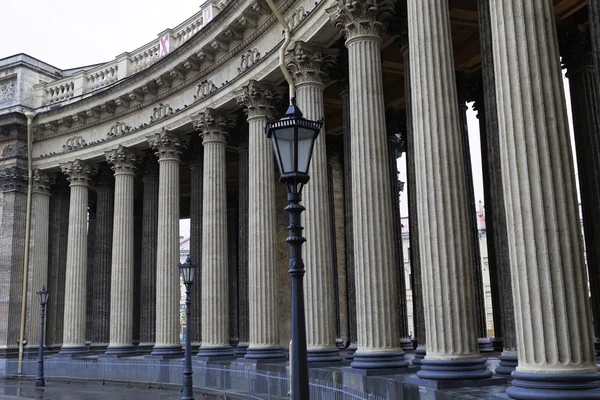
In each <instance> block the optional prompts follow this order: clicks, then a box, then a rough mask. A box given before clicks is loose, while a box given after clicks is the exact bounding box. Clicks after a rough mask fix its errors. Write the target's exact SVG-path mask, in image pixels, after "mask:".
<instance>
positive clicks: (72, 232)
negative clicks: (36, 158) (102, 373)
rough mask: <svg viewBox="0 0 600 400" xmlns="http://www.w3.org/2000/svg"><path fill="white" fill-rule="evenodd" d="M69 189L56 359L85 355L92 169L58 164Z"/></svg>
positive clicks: (83, 165)
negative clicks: (60, 334)
mask: <svg viewBox="0 0 600 400" xmlns="http://www.w3.org/2000/svg"><path fill="white" fill-rule="evenodd" d="M60 167H61V170H62V172H63V173H64V174H66V175H67V178H68V179H69V182H70V187H71V196H70V202H69V203H70V205H69V238H68V243H69V246H68V247H67V270H66V277H65V319H64V328H63V345H62V348H61V349H60V352H59V353H58V355H59V356H64V357H72V356H76V355H84V354H86V353H87V351H88V350H87V347H86V346H85V322H86V315H85V311H86V289H87V285H86V282H87V211H88V183H89V179H90V175H91V173H92V169H91V168H90V167H89V166H88V165H87V164H86V163H84V162H83V161H81V160H75V161H71V162H67V163H64V164H61V165H60Z"/></svg>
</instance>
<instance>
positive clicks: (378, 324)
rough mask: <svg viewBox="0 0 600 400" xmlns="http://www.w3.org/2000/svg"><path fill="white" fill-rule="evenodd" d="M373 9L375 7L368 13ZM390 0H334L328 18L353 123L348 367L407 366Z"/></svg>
mask: <svg viewBox="0 0 600 400" xmlns="http://www.w3.org/2000/svg"><path fill="white" fill-rule="evenodd" d="M374 7H375V8H377V9H378V11H377V12H374V11H373V10H374ZM386 11H387V12H390V11H392V2H391V1H388V0H384V1H382V2H381V3H378V4H377V5H374V4H373V3H370V2H366V1H358V2H354V3H347V2H341V1H340V2H338V4H337V7H335V8H334V9H333V10H331V11H330V12H331V15H330V17H331V18H332V19H333V21H334V24H335V25H336V26H338V27H340V28H341V29H342V30H343V31H344V33H345V35H346V47H347V48H348V61H349V82H350V115H351V125H352V139H351V145H352V149H351V150H352V154H351V157H352V197H353V203H352V216H353V218H354V220H353V229H354V263H355V265H354V267H355V278H356V307H357V312H356V314H357V328H358V329H357V330H358V349H357V351H356V353H355V354H354V361H353V362H352V364H351V365H352V367H353V368H359V369H362V368H365V369H373V368H395V367H403V366H406V365H407V364H408V363H407V362H406V361H405V360H404V352H403V351H402V348H401V347H400V338H399V336H398V318H397V314H396V313H397V312H398V304H397V303H398V298H397V287H396V272H397V271H396V268H395V263H394V251H393V248H394V240H393V226H392V206H391V203H390V201H389V193H390V191H391V188H390V181H389V175H388V173H387V172H388V161H387V143H386V126H385V110H384V99H383V81H382V76H381V42H382V39H381V35H382V33H383V31H384V25H383V22H382V21H381V20H380V18H383V17H384V16H385V15H386V14H387V13H386Z"/></svg>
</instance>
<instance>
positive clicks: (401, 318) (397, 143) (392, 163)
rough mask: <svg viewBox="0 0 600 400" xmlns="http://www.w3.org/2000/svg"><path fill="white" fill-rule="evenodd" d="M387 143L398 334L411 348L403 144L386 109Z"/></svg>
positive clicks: (391, 113)
mask: <svg viewBox="0 0 600 400" xmlns="http://www.w3.org/2000/svg"><path fill="white" fill-rule="evenodd" d="M387 117H388V121H387V122H386V125H387V144H388V176H389V179H390V189H391V190H390V204H391V205H392V226H393V239H394V253H395V256H394V261H395V267H396V287H397V288H398V289H397V291H398V336H399V337H400V345H401V346H402V350H412V349H413V345H412V341H411V340H410V338H409V337H408V313H407V309H406V280H405V276H404V254H403V249H402V219H401V215H400V181H399V180H398V158H400V156H401V155H402V147H403V146H404V143H402V142H403V138H402V137H401V133H400V126H401V125H402V123H401V121H400V113H399V112H398V111H394V110H390V111H388V116H387Z"/></svg>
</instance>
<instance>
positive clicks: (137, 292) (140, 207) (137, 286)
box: [132, 190, 144, 354]
mask: <svg viewBox="0 0 600 400" xmlns="http://www.w3.org/2000/svg"><path fill="white" fill-rule="evenodd" d="M134 193H135V190H134ZM143 235H144V204H143V202H142V199H141V198H135V199H134V205H133V326H132V331H133V345H134V346H135V349H136V352H137V353H138V354H143V353H144V349H143V348H142V352H140V347H139V346H140V336H141V323H142V322H141V314H142V313H141V310H142V304H141V303H142V240H143Z"/></svg>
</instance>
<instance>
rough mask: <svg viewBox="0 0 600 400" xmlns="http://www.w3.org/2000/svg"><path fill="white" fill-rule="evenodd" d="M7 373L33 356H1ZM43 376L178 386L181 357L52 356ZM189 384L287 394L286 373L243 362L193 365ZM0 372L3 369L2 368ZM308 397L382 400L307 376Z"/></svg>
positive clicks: (232, 393)
mask: <svg viewBox="0 0 600 400" xmlns="http://www.w3.org/2000/svg"><path fill="white" fill-rule="evenodd" d="M3 361H4V371H2V370H1V368H2V366H1V365H0V376H2V375H4V376H5V377H6V378H35V375H36V372H37V361H35V360H24V361H23V366H22V373H21V374H20V375H19V374H18V373H17V367H18V364H17V361H16V360H3ZM44 364H45V368H44V370H45V378H46V379H47V380H48V381H51V380H61V381H65V382H67V383H69V382H75V381H87V382H94V381H96V382H99V383H101V384H106V383H107V382H120V383H125V384H127V386H128V387H131V386H132V385H133V384H136V385H140V384H143V385H148V388H162V387H163V386H175V387H176V386H181V385H182V377H183V363H182V362H181V361H173V360H171V361H158V362H147V361H144V360H121V361H119V362H110V361H106V360H102V361H98V360H93V359H91V360H57V359H48V360H46V361H45V362H44ZM193 369H194V389H195V390H196V391H198V392H200V393H206V394H212V395H221V396H223V397H224V398H228V399H232V398H233V399H256V400H263V399H266V400H283V399H289V390H290V378H289V376H288V375H287V374H286V373H282V372H269V371H261V370H257V369H255V368H252V367H248V366H244V365H243V364H235V363H234V364H229V365H227V364H226V365H212V364H211V365H198V364H196V365H194V367H193ZM2 372H3V373H2ZM310 398H311V399H312V400H384V398H383V397H379V396H375V395H373V394H369V393H366V392H362V391H360V390H356V389H353V388H351V387H347V386H345V385H341V384H339V383H336V382H332V381H327V380H319V379H314V378H311V379H310Z"/></svg>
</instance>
